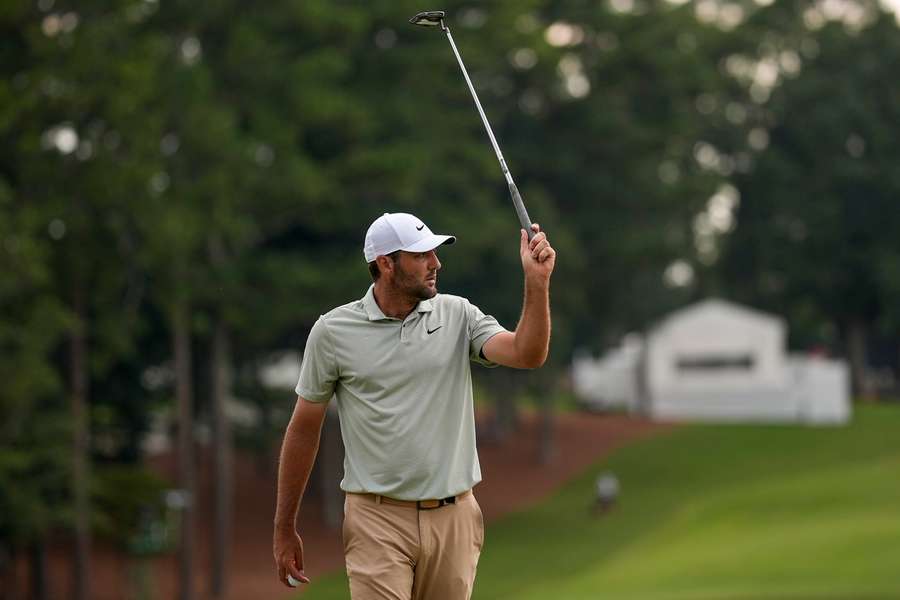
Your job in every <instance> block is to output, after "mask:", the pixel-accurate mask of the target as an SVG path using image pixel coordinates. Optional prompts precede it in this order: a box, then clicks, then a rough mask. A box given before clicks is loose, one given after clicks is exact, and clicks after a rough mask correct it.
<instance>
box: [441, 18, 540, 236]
mask: <svg viewBox="0 0 900 600" xmlns="http://www.w3.org/2000/svg"><path fill="white" fill-rule="evenodd" d="M440 23H441V30H442V31H443V32H444V33H446V34H447V40H448V41H449V42H450V48H452V49H453V55H454V56H456V62H457V63H459V68H460V70H461V71H462V74H463V77H464V78H465V80H466V84H467V85H468V86H469V92H471V93H472V99H473V100H474V101H475V108H477V109H478V114H479V115H481V122H482V123H484V128H485V130H486V131H487V134H488V138H489V139H490V140H491V146H493V147H494V153H495V154H496V155H497V160H498V161H500V169H501V170H502V171H503V176H504V177H506V183H507V184H508V185H509V195H510V197H511V198H512V201H513V206H515V209H516V214H517V215H518V217H519V224H520V225H522V229H524V230H525V231H526V232H527V234H528V239H529V240H531V238H533V237H534V230H532V229H531V218H530V217H529V216H528V211H527V210H525V204H524V203H523V202H522V195H521V194H519V188H517V187H516V184H515V182H514V181H513V178H512V174H511V173H510V172H509V167H507V166H506V159H505V158H503V153H502V152H501V151H500V145H499V144H497V138H495V137H494V132H493V130H492V129H491V124H490V123H489V122H488V118H487V115H486V114H484V109H483V108H481V102H480V101H479V100H478V94H477V93H475V86H474V85H472V80H471V79H469V73H468V71H466V66H465V65H464V64H463V61H462V57H461V56H460V55H459V50H457V48H456V43H455V42H454V41H453V36H452V35H450V28H449V27H447V26H446V25H444V21H443V19H441V22H440Z"/></svg>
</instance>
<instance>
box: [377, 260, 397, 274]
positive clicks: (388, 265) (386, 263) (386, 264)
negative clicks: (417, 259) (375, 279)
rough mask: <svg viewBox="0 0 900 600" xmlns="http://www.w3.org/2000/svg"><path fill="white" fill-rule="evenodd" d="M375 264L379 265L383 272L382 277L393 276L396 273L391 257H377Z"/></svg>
mask: <svg viewBox="0 0 900 600" xmlns="http://www.w3.org/2000/svg"><path fill="white" fill-rule="evenodd" d="M375 262H376V263H377V264H378V270H379V271H381V274H382V275H388V274H391V275H393V273H394V261H393V260H392V259H391V257H389V256H377V257H375Z"/></svg>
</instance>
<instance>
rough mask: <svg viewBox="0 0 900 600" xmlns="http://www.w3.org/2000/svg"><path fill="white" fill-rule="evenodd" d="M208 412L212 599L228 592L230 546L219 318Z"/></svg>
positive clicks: (225, 367) (224, 337)
mask: <svg viewBox="0 0 900 600" xmlns="http://www.w3.org/2000/svg"><path fill="white" fill-rule="evenodd" d="M211 360H212V365H211V367H212V368H211V371H212V373H211V375H212V387H211V390H212V398H211V400H212V412H213V461H214V462H213V477H214V494H213V530H212V597H213V598H217V599H219V598H225V597H226V596H227V593H228V568H227V565H228V549H229V545H230V543H231V507H232V475H231V429H230V427H229V424H228V415H227V413H226V407H225V403H226V400H227V398H228V397H229V394H230V389H231V373H230V366H231V360H230V347H229V339H228V331H227V330H226V328H225V324H224V323H223V321H222V319H221V318H219V319H218V320H217V321H216V324H215V327H214V330H213V345H212V358H211Z"/></svg>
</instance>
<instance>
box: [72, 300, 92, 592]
mask: <svg viewBox="0 0 900 600" xmlns="http://www.w3.org/2000/svg"><path fill="white" fill-rule="evenodd" d="M72 300H73V309H74V312H75V317H76V320H77V322H76V324H75V328H74V329H73V330H72V335H71V337H70V339H69V361H70V364H69V369H70V372H69V379H70V386H71V404H72V433H73V435H72V494H73V497H74V498H73V499H74V509H75V552H74V561H73V563H72V568H73V574H72V585H73V589H72V598H73V599H74V600H89V599H90V597H91V564H90V559H91V500H90V457H89V452H90V423H89V420H88V393H89V392H88V381H89V379H88V365H87V353H88V349H87V304H86V299H85V295H84V290H83V289H82V286H81V285H80V284H79V283H76V284H75V290H74V294H73V298H72Z"/></svg>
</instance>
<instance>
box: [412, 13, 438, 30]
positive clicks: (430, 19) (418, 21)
mask: <svg viewBox="0 0 900 600" xmlns="http://www.w3.org/2000/svg"><path fill="white" fill-rule="evenodd" d="M409 22H410V23H412V24H413V25H421V26H422V27H441V28H443V26H444V11H442V10H426V11H425V12H420V13H419V14H417V15H416V16H414V17H413V18H411V19H410V20H409Z"/></svg>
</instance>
